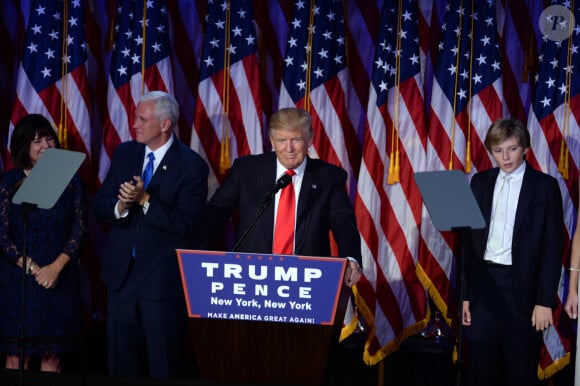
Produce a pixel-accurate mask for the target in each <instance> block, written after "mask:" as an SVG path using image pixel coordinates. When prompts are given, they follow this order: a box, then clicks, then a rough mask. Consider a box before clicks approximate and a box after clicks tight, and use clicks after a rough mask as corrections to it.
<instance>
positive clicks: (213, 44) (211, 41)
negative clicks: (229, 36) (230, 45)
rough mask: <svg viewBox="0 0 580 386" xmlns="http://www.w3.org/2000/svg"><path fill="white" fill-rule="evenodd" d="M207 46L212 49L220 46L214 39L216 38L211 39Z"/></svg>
mask: <svg viewBox="0 0 580 386" xmlns="http://www.w3.org/2000/svg"><path fill="white" fill-rule="evenodd" d="M209 45H210V46H211V47H212V48H217V47H219V45H220V41H219V40H218V39H216V38H213V39H212V40H210V41H209Z"/></svg>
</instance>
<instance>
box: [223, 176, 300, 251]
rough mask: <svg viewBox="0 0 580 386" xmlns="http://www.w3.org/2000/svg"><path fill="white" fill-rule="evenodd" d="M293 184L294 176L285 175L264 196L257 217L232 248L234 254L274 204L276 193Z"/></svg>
mask: <svg viewBox="0 0 580 386" xmlns="http://www.w3.org/2000/svg"><path fill="white" fill-rule="evenodd" d="M291 182H292V176H291V175H289V174H284V175H283V176H282V177H280V178H278V181H276V184H275V185H274V186H273V187H272V189H270V191H269V192H268V193H266V195H265V196H264V200H263V201H262V205H260V208H258V211H257V212H256V215H255V216H254V218H253V219H252V222H250V223H249V224H248V226H247V227H246V229H244V232H243V233H242V235H241V236H240V238H239V239H238V242H237V243H236V244H235V245H234V247H233V248H232V252H235V251H237V250H238V247H239V246H240V245H241V244H242V242H243V241H244V240H245V239H246V237H247V236H248V233H250V231H251V230H252V228H254V226H255V225H256V222H257V221H258V219H259V218H260V216H262V213H264V211H265V210H266V208H267V207H268V205H270V202H272V197H274V195H275V194H276V193H278V191H279V190H280V189H284V188H285V187H287V186H288V185H290V183H291Z"/></svg>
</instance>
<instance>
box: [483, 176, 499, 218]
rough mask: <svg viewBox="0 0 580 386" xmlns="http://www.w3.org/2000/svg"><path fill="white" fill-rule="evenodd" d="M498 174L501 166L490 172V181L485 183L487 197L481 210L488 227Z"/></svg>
mask: <svg viewBox="0 0 580 386" xmlns="http://www.w3.org/2000/svg"><path fill="white" fill-rule="evenodd" d="M498 175H499V168H495V169H493V172H492V173H490V174H489V181H488V182H487V183H484V184H483V188H484V194H485V198H484V199H483V200H482V207H481V211H482V214H483V217H484V219H485V222H486V224H487V226H488V228H489V223H490V221H491V210H492V208H493V191H494V189H495V183H496V181H497V177H498Z"/></svg>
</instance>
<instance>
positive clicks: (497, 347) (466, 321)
mask: <svg viewBox="0 0 580 386" xmlns="http://www.w3.org/2000/svg"><path fill="white" fill-rule="evenodd" d="M485 146H486V148H487V149H488V151H489V152H490V153H491V155H492V156H493V158H494V159H495V161H496V163H497V165H498V167H496V168H493V169H491V170H486V171H482V172H480V173H477V174H475V175H474V176H473V179H472V180H471V189H472V191H473V193H474V195H475V198H476V200H477V202H478V204H479V206H480V208H481V211H482V213H483V216H484V218H485V219H486V223H487V226H486V228H484V229H481V230H474V231H473V232H472V239H471V245H470V246H469V247H468V255H467V260H466V264H467V270H466V284H467V296H466V300H465V301H464V302H463V313H462V316H463V317H462V319H463V320H462V323H463V325H465V326H467V328H466V338H467V341H468V344H469V360H468V362H469V370H468V379H469V385H498V384H504V381H505V384H507V385H536V384H538V376H537V368H538V360H539V356H540V347H541V341H542V331H544V330H546V329H548V328H549V327H550V326H551V325H552V324H553V320H552V308H554V307H556V304H557V302H556V299H557V289H558V282H559V278H560V269H561V257H562V249H563V234H562V224H563V209H562V198H561V193H560V190H559V187H558V183H557V181H556V179H555V178H553V177H551V176H549V175H547V174H544V173H541V172H539V171H536V170H534V169H533V168H531V167H530V166H529V165H528V164H527V163H526V162H525V158H524V157H525V154H526V153H527V151H528V149H529V147H530V135H529V132H528V131H527V129H526V128H525V127H524V125H523V124H522V123H521V122H520V121H517V120H514V119H500V120H497V121H496V122H494V123H493V124H492V125H491V127H490V129H489V131H488V133H487V136H486V139H485Z"/></svg>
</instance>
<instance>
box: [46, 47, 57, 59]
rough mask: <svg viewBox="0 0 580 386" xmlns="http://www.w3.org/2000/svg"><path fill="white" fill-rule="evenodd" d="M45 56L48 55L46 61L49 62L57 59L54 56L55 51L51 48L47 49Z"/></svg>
mask: <svg viewBox="0 0 580 386" xmlns="http://www.w3.org/2000/svg"><path fill="white" fill-rule="evenodd" d="M44 55H46V60H49V59H54V58H55V56H54V50H52V49H50V48H49V49H47V50H46V51H45V52H44Z"/></svg>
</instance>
